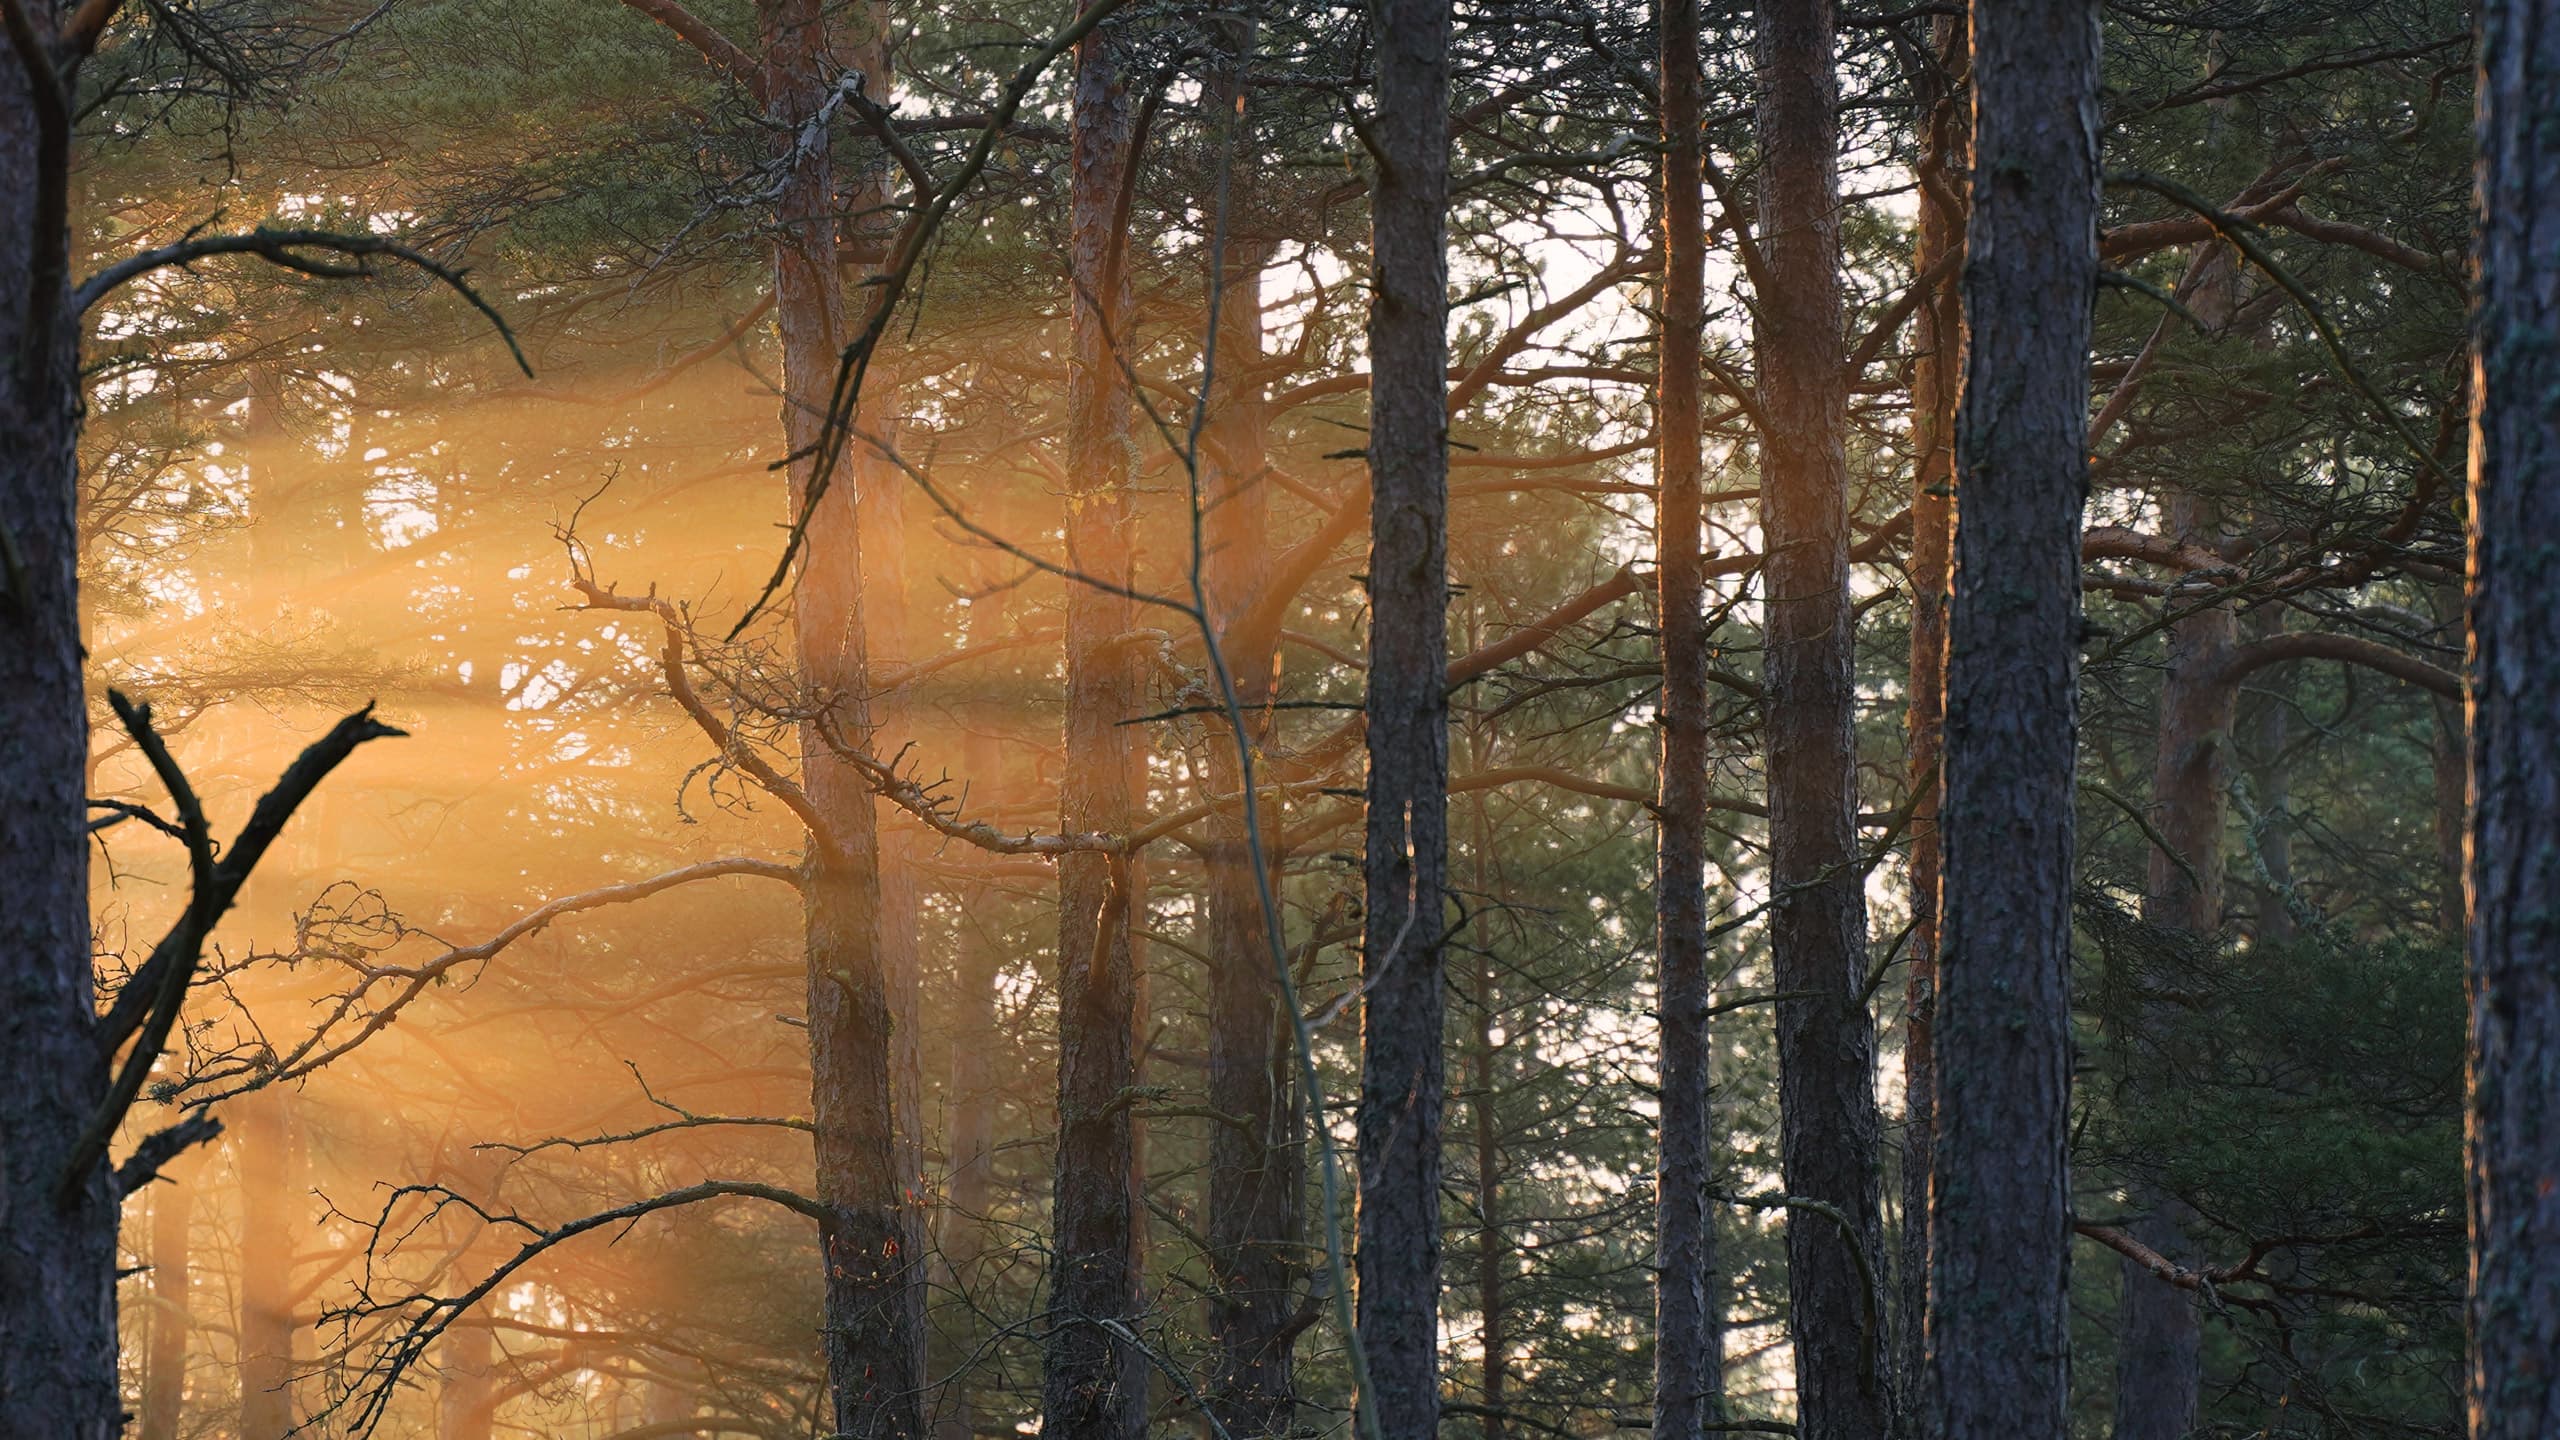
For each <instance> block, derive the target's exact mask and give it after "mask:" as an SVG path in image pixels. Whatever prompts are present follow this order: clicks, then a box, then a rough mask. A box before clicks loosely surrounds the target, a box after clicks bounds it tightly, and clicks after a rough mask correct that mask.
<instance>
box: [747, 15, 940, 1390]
mask: <svg viewBox="0 0 2560 1440" xmlns="http://www.w3.org/2000/svg"><path fill="white" fill-rule="evenodd" d="M758 18H759V21H760V25H761V32H762V34H761V40H762V50H763V57H764V59H763V65H764V89H765V104H766V118H767V119H768V120H769V121H771V122H772V124H773V128H774V131H775V133H776V134H777V135H778V136H780V137H782V139H781V140H780V142H779V143H781V144H784V145H791V146H792V148H791V149H790V150H789V151H788V152H787V158H786V164H785V169H784V172H783V177H782V183H781V187H780V194H779V196H778V198H777V201H776V206H775V222H776V228H777V232H778V234H777V240H776V244H775V251H774V295H775V307H774V314H775V317H776V319H777V321H778V323H779V325H780V328H781V332H782V380H783V406H782V416H783V434H784V437H785V440H786V442H787V443H788V444H789V446H790V448H791V451H792V453H793V454H794V455H799V456H803V457H804V458H802V459H799V460H796V461H794V462H793V464H792V465H791V468H790V474H791V502H792V509H793V513H794V514H795V515H797V514H800V513H803V512H804V511H809V513H810V521H809V527H808V541H807V545H806V547H805V548H804V551H803V555H802V559H801V562H800V569H799V574H798V577H797V582H798V583H797V587H796V589H795V591H794V611H793V622H794V638H795V639H796V641H797V642H798V647H799V660H800V671H801V673H800V681H801V684H802V686H803V687H804V689H805V691H806V692H807V693H808V694H809V695H810V696H812V697H813V698H817V699H823V700H824V701H826V702H827V703H828V704H829V705H830V706H831V718H832V719H833V721H834V722H835V726H836V728H837V730H838V731H839V733H841V734H842V735H843V736H844V737H845V738H847V739H849V740H852V741H854V742H855V743H863V742H866V741H867V740H868V739H869V736H870V721H871V716H870V711H869V703H868V697H869V693H870V683H871V676H870V656H869V653H868V641H867V637H866V635H865V633H864V629H863V610H862V574H861V550H860V544H859V539H858V537H859V533H860V532H859V527H858V525H857V523H856V513H855V512H856V506H855V492H856V489H857V485H858V480H857V477H856V475H855V474H854V473H853V466H852V464H851V463H850V462H849V460H842V461H841V463H839V465H838V467H837V469H836V471H835V474H834V477H833V480H832V481H831V483H830V485H829V487H828V489H827V491H826V493H825V495H824V497H823V498H822V499H820V500H819V501H818V503H817V504H816V506H815V509H814V511H810V507H809V492H810V487H811V485H812V483H813V479H814V475H815V471H816V468H817V467H816V464H815V462H814V459H813V458H810V456H811V451H812V449H813V447H814V446H815V444H816V442H817V439H818V433H819V426H820V420H821V417H822V416H823V414H824V411H825V408H826V405H827V397H828V395H829V393H830V391H831V390H832V388H833V386H834V381H835V373H836V363H837V354H838V351H839V350H840V349H841V348H842V347H843V345H844V344H845V342H846V341H847V339H848V338H849V335H848V333H847V326H846V319H845V305H844V295H843V282H842V277H841V273H840V271H839V269H838V263H837V250H836V216H835V209H836V205H835V198H836V197H835V186H834V181H833V169H832V166H831V165H830V163H829V156H828V151H827V148H826V147H825V146H822V145H821V146H798V145H794V144H793V138H792V137H796V136H798V135H800V134H801V132H802V130H803V128H804V124H805V122H806V121H807V120H808V119H809V118H810V117H812V116H814V115H815V114H817V112H818V110H819V108H820V107H821V106H822V105H823V104H825V102H826V99H827V96H828V93H829V91H830V90H831V89H832V88H833V85H834V80H835V77H834V75H833V73H832V72H831V69H830V66H829V64H828V58H827V48H826V46H827V37H828V33H829V32H828V27H829V24H830V22H831V21H834V20H837V19H839V18H840V17H838V16H836V15H834V14H833V13H832V12H831V11H830V9H829V7H827V6H825V5H823V4H821V3H819V0H762V3H761V4H760V5H759V7H758ZM840 460H841V457H840ZM800 747H801V759H802V784H803V785H804V786H805V787H806V788H807V790H808V794H809V799H810V802H811V804H812V805H813V806H815V807H816V809H817V810H818V812H819V814H820V815H821V816H823V817H824V819H825V820H826V823H827V827H828V833H827V834H826V835H823V836H819V835H812V836H811V837H810V841H809V859H808V862H807V866H808V870H809V876H808V883H807V884H806V886H805V887H804V889H805V894H806V896H807V900H806V912H805V922H806V923H805V927H804V933H805V936H806V945H807V958H808V969H809V1062H810V1087H811V1102H812V1110H813V1115H814V1121H815V1125H816V1130H817V1134H816V1152H817V1181H818V1198H819V1199H820V1200H821V1201H822V1202H824V1203H825V1204H826V1205H827V1206H828V1207H829V1208H830V1210H831V1211H832V1216H831V1218H830V1220H829V1221H828V1222H827V1224H825V1225H824V1226H823V1227H822V1230H823V1232H824V1233H823V1236H822V1244H823V1246H824V1251H825V1255H824V1264H825V1297H826V1299H825V1317H824V1340H823V1346H824V1349H825V1352H826V1358H827V1378H828V1386H829V1390H830V1393H831V1395H832V1397H833V1412H834V1420H835V1427H836V1429H837V1430H838V1431H841V1432H843V1433H845V1434H848V1435H851V1436H854V1437H856V1440H913V1437H916V1436H918V1435H920V1434H921V1433H922V1431H923V1419H922V1404H921V1397H922V1392H923V1379H924V1374H923V1372H924V1354H923V1334H922V1332H921V1330H920V1329H919V1327H918V1325H917V1323H916V1318H915V1317H916V1306H915V1301H914V1297H913V1295H912V1294H911V1293H910V1292H911V1290H912V1288H913V1287H915V1286H917V1285H918V1284H920V1283H921V1280H922V1276H921V1273H920V1271H919V1269H918V1266H919V1263H920V1257H919V1256H918V1255H917V1254H916V1253H915V1251H914V1250H913V1248H912V1247H911V1238H912V1226H911V1223H910V1221H909V1219H908V1217H907V1214H906V1207H907V1201H906V1198H905V1192H904V1190H903V1187H902V1185H901V1179H902V1177H901V1174H900V1167H899V1162H898V1156H897V1148H896V1140H895V1135H896V1129H897V1126H896V1119H897V1111H896V1105H895V1102H894V1100H893V1093H894V1092H893V1085H892V1080H891V1075H892V1070H893V1067H894V1064H895V1055H896V1046H897V1043H898V1042H897V1038H896V1035H895V1030H896V1026H895V1024H894V1020H893V1012H892V1006H891V1000H890V986H889V976H888V974H887V971H886V964H885V961H884V958H883V956H882V953H881V945H880V870H879V853H880V852H879V829H878V821H877V817H876V816H875V815H874V813H873V810H872V797H871V790H870V788H869V786H868V785H867V784H866V783H865V782H864V780H863V779H862V777H861V775H860V774H859V773H857V772H856V771H855V770H854V769H853V768H852V767H851V766H850V765H848V764H846V763H844V762H842V761H839V760H837V759H836V758H834V756H833V754H832V753H831V751H830V750H829V748H828V743H827V740H826V737H825V735H824V734H823V733H822V732H821V731H820V729H819V727H818V725H817V724H815V723H814V722H813V723H809V724H804V725H803V726H802V727H801V735H800Z"/></svg>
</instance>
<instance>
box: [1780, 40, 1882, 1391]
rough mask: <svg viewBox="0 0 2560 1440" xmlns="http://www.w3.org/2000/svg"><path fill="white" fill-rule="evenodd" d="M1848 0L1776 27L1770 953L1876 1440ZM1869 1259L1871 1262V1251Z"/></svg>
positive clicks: (1874, 1185) (1877, 1345)
mask: <svg viewBox="0 0 2560 1440" xmlns="http://www.w3.org/2000/svg"><path fill="white" fill-rule="evenodd" d="M1834 22H1835V16H1834V14H1833V9H1832V5H1831V3H1830V0H1771V3H1764V4H1763V5H1762V6H1761V7H1760V14H1759V75H1760V110H1759V133H1760V149H1761V171H1760V227H1759V234H1760V240H1759V243H1760V254H1761V263H1762V266H1763V269H1764V275H1763V277H1762V278H1763V280H1764V282H1765V286H1766V288H1765V290H1764V291H1763V293H1762V294H1761V295H1760V296H1759V311H1758V324H1757V326H1756V336H1755V344H1756V348H1757V351H1758V360H1759V382H1760V407H1761V411H1762V413H1763V416H1764V422H1765V423H1764V427H1763V433H1762V434H1761V437H1760V494H1761V502H1760V515H1761V522H1760V523H1761V532H1762V534H1763V536H1764V537H1765V544H1766V547H1767V553H1768V556H1769V558H1768V561H1767V562H1766V564H1765V565H1764V566H1763V569H1762V573H1763V576H1764V578H1765V581H1766V584H1767V596H1768V598H1767V612H1766V613H1767V616H1768V620H1767V636H1768V660H1767V677H1768V726H1767V733H1768V766H1769V854H1770V873H1769V879H1770V884H1771V886H1772V888H1773V891H1774V892H1775V894H1776V896H1777V902H1776V904H1775V905H1774V906H1773V907H1772V908H1771V912H1770V926H1769V934H1770V951H1771V957H1772V962H1773V965H1774V968H1775V975H1776V985H1777V989H1778V992H1779V995H1780V997H1781V998H1780V999H1779V1001H1778V1004H1777V1029H1778V1076H1779V1080H1778V1085H1779V1112H1780V1122H1779V1150H1780V1169H1781V1171H1782V1172H1783V1173H1784V1176H1785V1182H1786V1189H1787V1193H1788V1194H1789V1195H1791V1196H1799V1197H1803V1198H1806V1199H1810V1200H1816V1201H1819V1202H1821V1203H1822V1204H1824V1205H1827V1206H1829V1207H1831V1208H1832V1209H1834V1210H1835V1211H1837V1212H1838V1216H1839V1221H1840V1222H1842V1223H1835V1222H1833V1221H1831V1220H1828V1219H1817V1218H1815V1215H1816V1212H1813V1211H1809V1210H1805V1209H1794V1210H1791V1212H1790V1214H1789V1217H1788V1223H1787V1302H1788V1326H1789V1330H1790V1332H1791V1334H1792V1336H1793V1339H1794V1342H1795V1357H1796V1360H1795V1364H1796V1396H1797V1409H1798V1415H1799V1421H1798V1423H1799V1424H1800V1425H1801V1426H1802V1427H1803V1429H1802V1433H1803V1434H1804V1436H1805V1437H1806V1440H1871V1437H1874V1436H1878V1435H1883V1434H1885V1433H1887V1432H1888V1431H1889V1430H1890V1429H1891V1426H1892V1416H1893V1396H1892V1385H1891V1377H1890V1376H1889V1374H1888V1373H1887V1368H1886V1367H1887V1364H1888V1362H1889V1359H1890V1357H1889V1355H1888V1354H1887V1353H1886V1351H1885V1346H1884V1341H1883V1335H1882V1333H1881V1332H1882V1324H1883V1318H1884V1317H1883V1307H1884V1297H1883V1294H1882V1292H1881V1290H1880V1288H1879V1287H1878V1285H1877V1284H1876V1278H1877V1277H1878V1276H1879V1275H1880V1274H1881V1262H1882V1260H1883V1256H1884V1234H1883V1218H1882V1215H1881V1207H1880V1193H1879V1192H1880V1188H1881V1187H1880V1181H1879V1176H1878V1171H1877V1144H1878V1135H1877V1117H1876V1098H1875V1030H1874V1025H1873V1023H1872V1021H1871V1020H1870V1018H1869V1016H1868V1013H1867V1006H1866V998H1865V989H1866V978H1867V975H1866V972H1867V907H1866V895H1865V887H1864V876H1863V873H1862V870H1861V868H1860V866H1859V864H1858V857H1857V808H1858V807H1857V764H1858V752H1857V735H1856V729H1855V712H1854V709H1853V705H1854V702H1855V699H1856V692H1855V689H1854V686H1853V683H1852V667H1853V663H1854V659H1855V647H1854V645H1853V644H1852V639H1853V637H1852V633H1851V624H1852V622H1851V619H1850V609H1849V517H1848V499H1849V473H1848V460H1847V453H1846V451H1845V449H1844V446H1845V443H1846V434H1847V429H1848V410H1847V405H1848V390H1847V386H1846V383H1845V381H1844V379H1843V369H1842V367H1843V364H1844V357H1843V354H1842V350H1843V346H1842V341H1841V325H1842V317H1841V302H1840V194H1839V191H1840V183H1839V181H1840V177H1839V156H1838V150H1839V135H1840V125H1839V103H1840V90H1839V80H1838V77H1837V75H1836V73H1835V71H1834V57H1833V26H1834ZM1861 1250H1863V1251H1864V1254H1865V1261H1866V1263H1864V1264H1862V1263H1861V1259H1860V1255H1859V1254H1858V1252H1859V1251H1861Z"/></svg>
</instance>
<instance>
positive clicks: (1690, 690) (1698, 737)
mask: <svg viewBox="0 0 2560 1440" xmlns="http://www.w3.org/2000/svg"><path fill="white" fill-rule="evenodd" d="M1657 14H1658V20H1657V22H1656V23H1657V25H1658V27H1659V29H1660V31H1661V50H1662V54H1661V72H1660V73H1661V77H1662V79H1661V84H1662V97H1661V109H1662V146H1663V153H1662V196H1661V202H1660V210H1659V217H1660V222H1661V228H1662V257H1663V260H1662V281H1661V286H1660V298H1661V310H1662V319H1661V325H1662V345H1661V354H1660V359H1659V369H1660V372H1661V374H1660V381H1659V387H1660V388H1659V389H1658V390H1657V391H1656V394H1655V402H1654V419H1653V425H1654V440H1655V443H1656V445H1657V446H1658V447H1659V449H1658V454H1657V457H1656V463H1657V465H1658V466H1659V471H1658V481H1657V483H1658V484H1659V486H1660V494H1659V497H1658V500H1657V504H1656V506H1655V511H1656V518H1655V541H1654V543H1655V546H1656V550H1657V553H1656V557H1655V559H1656V565H1655V573H1656V576H1657V582H1658V585H1659V592H1658V601H1659V605H1660V608H1661V617H1662V711H1661V721H1660V728H1661V752H1660V762H1661V778H1660V786H1661V791H1660V799H1661V803H1660V806H1659V808H1658V809H1657V811H1656V813H1655V820H1656V823H1657V825H1658V826H1659V827H1660V828H1659V829H1658V830H1657V832H1656V837H1655V845H1654V916H1655V927H1656V928H1655V941H1654V943H1655V953H1656V964H1657V966H1658V967H1659V971H1658V974H1657V976H1656V987H1657V989H1658V992H1659V995H1658V999H1657V1004H1658V1005H1659V1007H1660V1009H1661V1013H1662V1022H1661V1023H1662V1040H1661V1056H1660V1062H1659V1063H1660V1069H1661V1074H1660V1083H1661V1086H1662V1098H1661V1107H1662V1108H1661V1115H1662V1121H1661V1146H1660V1151H1659V1153H1658V1155H1657V1156H1656V1160H1657V1164H1656V1166H1655V1171H1654V1220H1655V1227H1656V1229H1655V1234H1656V1240H1655V1245H1656V1249H1657V1253H1656V1264H1657V1266H1658V1270H1657V1272H1656V1274H1655V1277H1654V1311H1653V1314H1654V1339H1653V1429H1654V1433H1655V1434H1657V1435H1666V1436H1677V1437H1687V1436H1691V1435H1695V1434H1697V1433H1698V1422H1699V1421H1700V1420H1701V1419H1717V1418H1721V1412H1722V1410H1723V1400H1724V1333H1723V1331H1724V1327H1723V1325H1722V1323H1721V1322H1722V1317H1721V1316H1719V1315H1718V1314H1717V1313H1716V1309H1715V1299H1714V1297H1715V1294H1716V1273H1715V1270H1716V1246H1715V1215H1714V1211H1713V1210H1712V1209H1711V1208H1710V1206H1709V1203H1708V1199H1707V1192H1708V1188H1709V1184H1710V1182H1711V1181H1712V1179H1713V1176H1714V1173H1715V1157H1714V1147H1713V1142H1712V1141H1711V1139H1710V1138H1709V1137H1710V1135H1711V1133H1712V1131H1711V1125H1710V1118H1709V1117H1710V1110H1711V1107H1710V1104H1709V1101H1708V1093H1707V1092H1708V1074H1707V1070H1708V1058H1709V1055H1710V1050H1709V1035H1708V1018H1707V1006H1708V1003H1709V1001H1710V1000H1711V999H1712V994H1711V990H1712V985H1711V981H1710V979H1709V973H1708V967H1707V957H1708V947H1707V764H1708V757H1707V663H1708V654H1707V616H1706V595H1707V579H1706V566H1705V559H1706V553H1705V545H1706V531H1705V523H1704V522H1705V514H1704V511H1705V503H1704V495H1705V483H1704V470H1705V459H1706V457H1705V440H1706V437H1705V433H1704V431H1703V428H1702V426H1703V412H1702V409H1701V393H1700V391H1701V378H1700V377H1701V374H1702V366H1701V364H1700V356H1699V347H1700V345H1701V344H1702V343H1703V336H1704V333H1705V327H1706V264H1707V236H1706V191H1705V178H1704V176H1705V172H1704V169H1703V166H1702V162H1701V156H1700V152H1699V146H1700V144H1701V143H1702V140H1701V133H1700V132H1701V127H1702V126H1703V125H1704V123H1705V81H1704V79H1703V75H1702V69H1703V66H1702V62H1701V58H1700V55H1699V50H1698V3H1697V0H1662V3H1661V4H1660V5H1659V7H1658V10H1657ZM1478 1103H1479V1104H1481V1103H1482V1102H1478ZM1487 1223H1488V1226H1489V1225H1490V1221H1488V1222H1487ZM1488 1323H1490V1322H1488ZM1489 1353H1490V1352H1488V1354H1489ZM1488 1364H1490V1362H1489V1361H1488ZM1485 1403H1486V1404H1488V1405H1492V1404H1496V1403H1497V1402H1495V1401H1494V1400H1492V1399H1490V1398H1488V1399H1487V1400H1486V1401H1485ZM1488 1440H1490V1437H1488Z"/></svg>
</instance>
